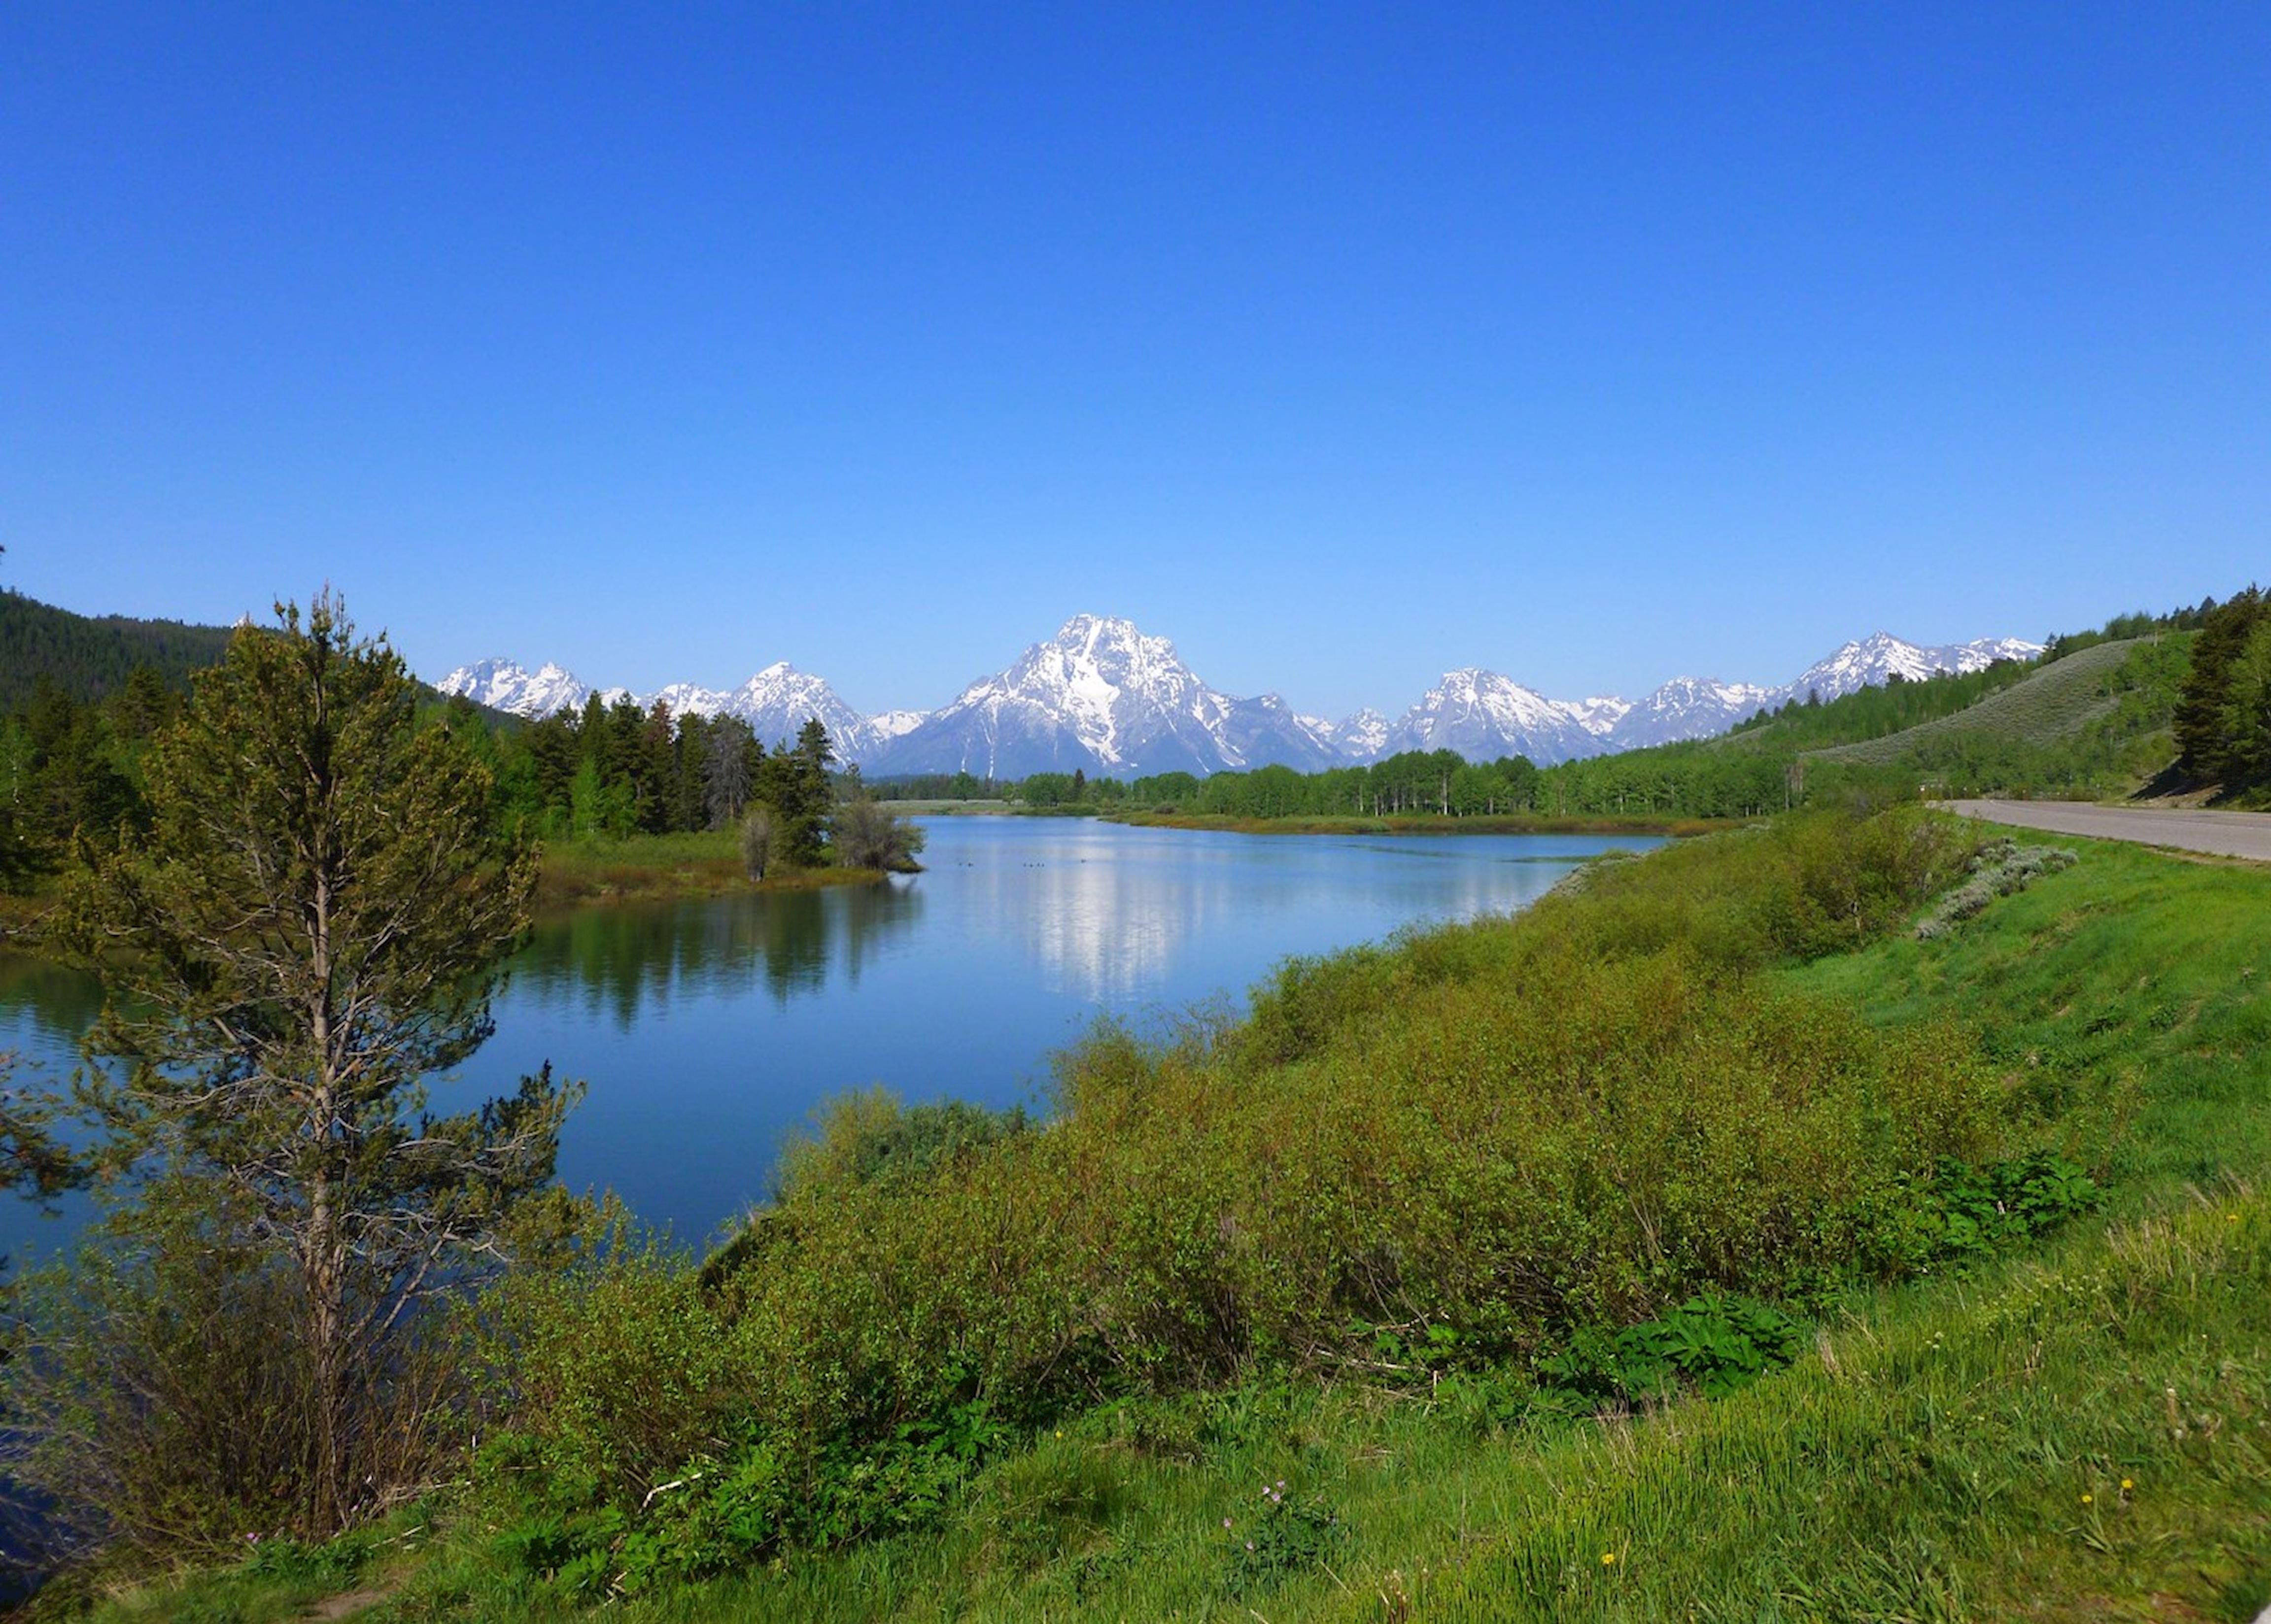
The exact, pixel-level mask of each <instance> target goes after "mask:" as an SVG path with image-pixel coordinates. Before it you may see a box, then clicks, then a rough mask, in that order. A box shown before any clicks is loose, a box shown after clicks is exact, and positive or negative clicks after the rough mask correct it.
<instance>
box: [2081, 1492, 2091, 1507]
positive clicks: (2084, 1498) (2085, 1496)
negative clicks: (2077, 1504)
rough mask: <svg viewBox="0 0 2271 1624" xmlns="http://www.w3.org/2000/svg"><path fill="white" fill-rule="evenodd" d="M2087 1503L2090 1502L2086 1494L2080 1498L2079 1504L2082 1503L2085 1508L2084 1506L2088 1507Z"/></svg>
mask: <svg viewBox="0 0 2271 1624" xmlns="http://www.w3.org/2000/svg"><path fill="white" fill-rule="evenodd" d="M2089 1502H2090V1496H2089V1495H2088V1494H2084V1495H2083V1496H2082V1497H2081V1503H2082V1504H2083V1505H2085V1506H2086V1505H2088V1504H2089Z"/></svg>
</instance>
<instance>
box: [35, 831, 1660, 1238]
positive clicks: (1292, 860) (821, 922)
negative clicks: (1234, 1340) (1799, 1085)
mask: <svg viewBox="0 0 2271 1624" xmlns="http://www.w3.org/2000/svg"><path fill="white" fill-rule="evenodd" d="M924 827H925V829H926V830H927V834H928V837H929V847H928V849H927V850H926V851H925V852H924V854H923V862H924V864H926V869H925V871H924V872H923V873H920V874H918V875H912V876H907V877H904V878H901V879H893V880H891V881H890V883H889V884H887V885H882V886H867V887H840V888H835V889H830V890H822V891H806V892H790V893H779V894H771V895H762V896H733V897H721V898H715V899H709V900H703V901H683V902H674V903H653V904H641V905H633V906H619V907H599V908H581V909H578V910H577V911H575V912H573V913H570V914H568V915H565V916H561V917H558V918H554V919H548V920H546V921H544V922H542V923H540V924H539V926H538V928H537V930H536V931H535V932H534V934H533V936H532V938H531V940H530V942H529V944H528V945H527V946H526V947H525V949H524V950H523V951H522V953H520V954H519V955H518V957H517V958H516V959H515V960H514V961H513V965H512V968H511V975H510V980H509V981H508V982H507V983H506V985H505V988H504V990H503V992H502V993H501V994H500V996H499V997H498V998H497V1000H496V1004H495V1016H496V1034H495V1036H494V1037H493V1038H491V1039H490V1041H489V1042H488V1045H487V1046H486V1047H485V1048H483V1049H481V1050H480V1053H479V1054H478V1055H476V1056H475V1057H473V1060H472V1061H471V1062H470V1063H469V1064H466V1065H465V1067H464V1068H463V1069H462V1071H461V1072H460V1073H459V1074H458V1075H457V1076H455V1077H454V1078H452V1079H444V1080H443V1081H442V1082H440V1083H439V1084H437V1086H436V1090H435V1101H436V1105H437V1106H439V1107H441V1108H443V1109H463V1108H464V1107H465V1105H468V1104H470V1103H472V1102H473V1101H475V1100H477V1099H479V1098H481V1097H484V1096H487V1095H488V1094H500V1093H505V1092H509V1091H510V1089H511V1088H512V1087H513V1086H515V1083H516V1081H517V1079H518V1077H519V1076H520V1075H521V1074H522V1073H523V1072H531V1071H533V1070H534V1069H535V1068H536V1067H538V1066H539V1065H540V1064H543V1063H544V1062H546V1061H547V1060H549V1061H550V1062H551V1063H552V1064H553V1067H554V1069H555V1072H557V1073H558V1074H559V1075H561V1076H562V1077H571V1078H579V1079H583V1080H584V1081H585V1084H586V1086H587V1088H588V1093H587V1094H586V1096H585V1101H584V1102H583V1104H582V1105H581V1106H580V1107H579V1108H578V1109H577V1112H576V1114H575V1116H573V1117H572V1118H571V1119H570V1123H569V1125H568V1129H567V1132H566V1135H565V1138H564V1140H563V1142H562V1149H561V1158H560V1172H561V1176H562V1179H563V1180H564V1181H565V1182H566V1183H568V1184H569V1185H570V1186H571V1187H573V1188H577V1189H584V1188H595V1187H608V1188H612V1189H614V1190H616V1191H618V1192H619V1193H621V1194H622V1196H623V1197H624V1198H625V1199H626V1200H627V1201H628V1202H629V1204H630V1206H631V1209H632V1210H633V1211H634V1212H637V1214H638V1215H639V1216H640V1217H641V1218H642V1219H644V1220H647V1221H648V1222H650V1223H653V1224H658V1225H663V1226H667V1227H669V1228H670V1230H671V1231H672V1232H673V1233H674V1235H676V1236H677V1237H678V1238H680V1239H681V1240H685V1241H690V1242H704V1241H706V1240H708V1239H710V1238H711V1237H713V1236H714V1235H717V1234H718V1233H719V1230H720V1228H721V1227H723V1226H725V1225H726V1224H727V1223H729V1222H730V1221H731V1220H733V1218H734V1216H735V1215H737V1214H738V1213H740V1212H742V1211H744V1210H746V1209H747V1208H748V1205H750V1204H751V1203H753V1202H756V1201H759V1200H762V1199H763V1198H764V1196H765V1194H766V1192H767V1190H768V1189H769V1186H770V1181H771V1169H772V1167H773V1163H774V1160H775V1157H776V1156H777V1154H778V1149H779V1146H780V1143H781V1140H782V1138H783V1136H784V1135H785V1134H786V1133H788V1132H790V1131H794V1130H795V1129H796V1128H798V1127H799V1126H800V1124H802V1123H806V1122H808V1120H809V1119H810V1118H811V1116H812V1114H813V1112H814V1111H815V1109H816V1108H817V1107H819V1106H820V1105H821V1103H822V1102H823V1101H825V1100H827V1099H828V1098H829V1097H830V1096H831V1095H834V1094H840V1093H842V1092H843V1091H845V1090H846V1089H849V1088H856V1087H863V1086H870V1085H878V1084H880V1085H882V1086H885V1087H887V1088H890V1089H891V1090H893V1091H894V1092H896V1093H897V1094H900V1095H901V1096H903V1097H904V1098H905V1099H907V1100H909V1101H922V1100H936V1099H942V1098H948V1097H957V1098H961V1099H965V1100H972V1101H979V1102H980V1103H983V1104H987V1105H993V1106H1004V1105H1009V1104H1012V1103H1016V1102H1024V1103H1026V1104H1028V1105H1031V1106H1033V1107H1035V1108H1036V1109H1044V1110H1045V1109H1046V1105H1047V1100H1046V1081H1047V1076H1048V1060H1049V1057H1050V1055H1051V1054H1052V1053H1053V1052H1054V1051H1055V1050H1056V1049H1060V1048H1061V1047H1063V1046H1064V1045H1065V1044H1067V1043H1068V1042H1073V1041H1074V1040H1076V1039H1077V1038H1078V1037H1079V1036H1080V1034H1082V1032H1083V1030H1085V1029H1086V1027H1088V1026H1089V1025H1090V1024H1091V1022H1093V1021H1094V1020H1097V1019H1098V1017H1099V1016H1101V1015H1113V1016H1118V1017H1121V1018H1124V1019H1128V1020H1134V1021H1136V1022H1138V1023H1146V1024H1156V1023H1164V1022H1166V1021H1171V1020H1173V1019H1174V1018H1175V1017H1176V1016H1178V1015H1179V1014H1180V1013H1183V1012H1188V1011H1190V1010H1193V1009H1195V1008H1203V1007H1209V1006H1221V1005H1225V1004H1227V1005H1230V1006H1231V1007H1235V1006H1236V1005H1237V1004H1238V1003H1240V1002H1241V1001H1242V999H1243V997H1244V994H1245V991H1246V990H1247V988H1248V987H1250V986H1251V985H1252V984H1253V983H1255V982H1256V981H1258V980H1259V979H1261V978H1262V976H1264V975H1267V974H1268V973H1269V972H1270V968H1272V967H1273V966H1274V965H1276V964H1277V963H1278V962H1279V961H1280V960H1284V958H1286V957H1287V956H1289V955H1292V954H1297V953H1325V952H1329V951H1331V950H1333V949H1335V948H1338V947H1344V946H1349V945H1354V944H1357V943H1360V942H1368V941H1376V940H1379V939H1381V938H1384V937H1387V936H1389V935H1390V934H1392V933H1393V932H1395V931H1397V930H1399V929H1401V928H1403V927H1404V926H1407V925H1411V924H1417V923H1433V922H1439V921H1445V920H1452V919H1464V918H1471V917H1474V916H1478V915H1482V914H1487V913H1495V912H1506V911H1508V910H1511V909H1515V908H1522V907H1524V906H1526V905H1527V904H1529V903H1530V902H1531V901H1535V900H1536V899H1537V898H1538V897H1539V896H1540V895H1542V894H1544V893H1545V891H1546V890H1547V889H1548V888H1549V887H1550V886H1552V884H1553V883H1554V882H1555V881H1556V880H1558V879H1560V878H1561V876H1562V875H1563V874H1565V873H1567V871H1569V870H1570V869H1571V868H1572V867H1574V866H1575V865H1576V864H1579V863H1581V862H1582V861H1584V860H1585V859H1586V858H1588V857H1590V856H1595V855H1596V854H1597V853H1599V852H1602V851H1605V850H1607V849H1610V848H1612V847H1621V848H1624V849H1642V848H1645V847H1649V846H1653V845H1656V844H1658V843H1659V842H1657V841H1655V840H1652V839H1649V838H1645V837H1625V836H1619V837H1613V838H1602V837H1596V836H1582V835H1460V836H1430V835H1404V836H1394V835H1349V836H1333V835H1284V836H1256V835H1243V834H1216V833H1199V832H1194V831H1189V830H1178V829H1142V828H1128V827H1122V826H1120V825H1115V824H1106V823H1098V822H1093V821H1090V820H1087V819H1034V818H943V819H927V820H925V822H924ZM96 1005H97V997H96V993H95V990H94V989H93V986H92V985H91V984H90V983H87V982H86V981H85V980H83V979H82V978H79V977H78V976H75V975H71V974H70V973H68V972H65V971H63V970H59V969H56V968H54V967H52V966H48V965H42V964H39V963H36V962H34V961H29V960H0V1042H5V1043H6V1044H8V1045H9V1046H11V1047H12V1048H13V1049H16V1051H17V1052H18V1055H19V1064H20V1065H21V1066H22V1067H23V1068H24V1070H25V1071H26V1072H32V1073H44V1074H46V1075H48V1076H50V1077H53V1076H57V1075H62V1074H64V1073H67V1072H68V1071H69V1070H70V1068H71V1064H72V1048H73V1045H74V1044H75V1042H77V1039H78V1034H80V1033H81V1032H83V1031H84V1030H85V1029H86V1025H87V1023H88V1022H89V1021H90V1020H92V1019H93V1014H94V1012H95V1008H96ZM21 1080H22V1079H21V1078H20V1077H19V1082H20V1081H21ZM77 1220H78V1210H77V1208H76V1206H75V1205H72V1204H66V1206H65V1210H64V1212H63V1217H62V1218H61V1220H43V1219H41V1218H39V1217H37V1216H36V1215H34V1213H33V1212H31V1210H30V1209H29V1207H28V1206H27V1205H26V1206H15V1207H13V1209H12V1210H7V1209H0V1250H6V1251H8V1252H10V1253H12V1254H13V1255H14V1256H15V1257H16V1260H17V1262H18V1264H19V1265H21V1264H24V1263H26V1261H28V1260H29V1259H30V1258H31V1257H34V1256H36V1255H37V1254H38V1253H39V1252H41V1251H42V1250H47V1249H48V1248H51V1247H53V1246H54V1245H55V1244H56V1243H57V1242H58V1241H59V1239H61V1238H62V1237H63V1235H67V1234H68V1233H69V1231H70V1229H71V1227H73V1225H74V1223H75V1222H76V1221H77Z"/></svg>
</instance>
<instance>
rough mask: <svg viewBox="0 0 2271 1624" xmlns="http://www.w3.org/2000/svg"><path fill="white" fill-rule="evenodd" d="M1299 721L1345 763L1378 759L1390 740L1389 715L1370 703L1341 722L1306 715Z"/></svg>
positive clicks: (1338, 759) (1343, 718)
mask: <svg viewBox="0 0 2271 1624" xmlns="http://www.w3.org/2000/svg"><path fill="white" fill-rule="evenodd" d="M1299 721H1300V723H1301V725H1302V726H1303V727H1305V728H1307V729H1308V730H1309V731H1310V732H1311V733H1313V734H1314V735H1315V736H1316V737H1317V738H1321V739H1322V740H1323V741H1324V742H1325V744H1326V745H1328V746H1329V747H1330V749H1331V750H1332V753H1333V755H1334V756H1335V758H1336V759H1337V761H1338V762H1339V763H1340V764H1342V765H1347V764H1349V763H1351V762H1361V761H1377V760H1380V753H1381V749H1382V748H1383V747H1384V746H1385V745H1387V743H1388V725H1389V724H1388V718H1387V717H1386V716H1381V714H1380V713H1379V712H1378V711H1376V710H1374V709H1373V708H1371V707H1370V706H1366V708H1364V709H1362V710H1359V711H1357V712H1356V713H1355V714H1353V715H1351V716H1344V717H1342V718H1341V719H1340V720H1339V721H1338V722H1327V721H1325V720H1324V719H1323V718H1322V717H1320V716H1303V717H1300V718H1299Z"/></svg>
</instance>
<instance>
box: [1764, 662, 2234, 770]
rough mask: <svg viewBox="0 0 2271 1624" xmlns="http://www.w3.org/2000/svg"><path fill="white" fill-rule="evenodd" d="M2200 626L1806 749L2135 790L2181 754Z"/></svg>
mask: <svg viewBox="0 0 2271 1624" xmlns="http://www.w3.org/2000/svg"><path fill="white" fill-rule="evenodd" d="M2197 635H2198V634H2196V633H2192V632H2178V633H2171V634H2168V635H2166V636H2162V637H2143V638H2133V639H2129V640H2126V641H2116V642H2105V643H2099V644H2096V646H2094V647H2091V648H2088V649H2082V650H2081V651H2080V652H2079V653H2076V654H2074V655H2072V656H2068V657H2067V658H2066V659H2062V660H2058V661H2054V662H2052V663H2051V664H2047V665H2044V666H2041V667H2038V668H2037V669H2036V670H2035V671H2032V672H2030V673H2029V675H2028V676H2027V677H2026V679H2024V680H2023V681H2021V682H2018V683H2014V684H2013V685H2012V686H2008V687H2005V688H2001V689H1999V690H1997V691H1995V692H1993V693H1989V694H1987V695H1986V696H1985V697H1984V698H1982V699H1981V700H1979V701H1978V702H1977V703H1976V704H1973V705H1971V706H1969V707H1968V708H1964V709H1962V710H1960V711H1957V712H1955V714H1953V715H1950V716H1940V717H1936V718H1934V719H1932V720H1931V721H1927V722H1922V723H1917V725H1916V726H1914V727H1910V728H1906V729H1903V730H1901V731H1899V732H1897V733H1891V734H1887V735H1885V736H1883V737H1881V738H1870V739H1861V740H1855V741H1851V742H1848V743H1843V744H1838V745H1830V746H1828V747H1827V748H1823V749H1817V750H1810V751H1806V752H1805V753H1803V754H1802V755H1801V757H1800V759H1801V760H1803V761H1804V762H1805V763H1806V766H1807V768H1809V769H1823V768H1826V769H1828V770H1829V771H1830V772H1831V773H1833V774H1835V773H1839V772H1841V771H1843V772H1847V773H1851V772H1859V773H1869V772H1875V773H1880V774H1888V775H1901V776H1902V777H1904V778H1905V779H1908V780H1910V781H1917V782H1922V781H1929V780H1932V779H1940V780H1942V781H1944V782H1947V784H1948V786H1949V787H1950V788H1951V789H1955V790H2005V791H2022V792H2031V793H2037V794H2064V795H2108V794H2121V793H2126V791H2128V790H2133V789H2134V788H2135V787H2136V786H2137V785H2138V784H2140V783H2141V782H2146V781H2147V780H2148V779H2150V778H2152V777H2153V776H2154V775H2156V774H2157V773H2159V772H2161V771H2162V770H2163V769H2164V768H2166V767H2167V766H2168V765H2169V763H2170V761H2171V760H2174V759H2175V757H2176V753H2177V752H2176V741H2175V737H2174V734H2173V731H2172V726H2173V722H2174V717H2175V713H2176V706H2177V699H2178V693H2180V691H2181V690H2182V687H2183V685H2184V679H2185V671H2187V669H2189V665H2190V656H2191V650H2192V645H2193V641H2194V639H2195V638H2196V637H2197Z"/></svg>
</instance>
